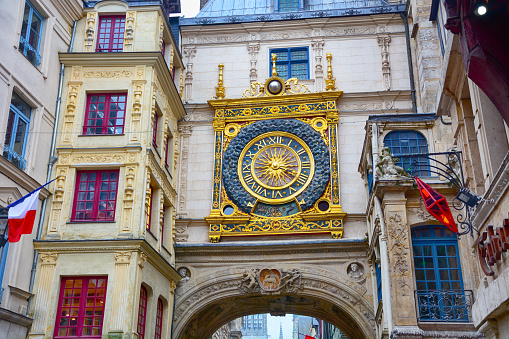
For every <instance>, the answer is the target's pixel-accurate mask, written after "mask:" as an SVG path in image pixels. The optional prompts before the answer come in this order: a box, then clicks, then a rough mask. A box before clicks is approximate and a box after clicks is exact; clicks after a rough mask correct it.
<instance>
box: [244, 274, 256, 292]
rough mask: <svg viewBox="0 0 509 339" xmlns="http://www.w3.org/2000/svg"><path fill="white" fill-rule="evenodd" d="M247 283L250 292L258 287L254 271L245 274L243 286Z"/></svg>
mask: <svg viewBox="0 0 509 339" xmlns="http://www.w3.org/2000/svg"><path fill="white" fill-rule="evenodd" d="M244 283H246V285H247V289H248V290H250V289H252V288H254V287H255V286H256V283H257V281H256V275H255V272H254V270H249V271H245V272H244V279H242V284H244Z"/></svg>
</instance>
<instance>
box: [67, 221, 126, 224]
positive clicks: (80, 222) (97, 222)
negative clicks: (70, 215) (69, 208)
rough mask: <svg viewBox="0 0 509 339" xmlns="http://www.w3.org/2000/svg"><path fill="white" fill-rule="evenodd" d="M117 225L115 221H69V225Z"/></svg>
mask: <svg viewBox="0 0 509 339" xmlns="http://www.w3.org/2000/svg"><path fill="white" fill-rule="evenodd" d="M114 223H116V221H115V220H91V221H84V220H79V221H72V220H71V221H68V222H67V224H114Z"/></svg>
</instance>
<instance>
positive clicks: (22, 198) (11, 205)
mask: <svg viewBox="0 0 509 339" xmlns="http://www.w3.org/2000/svg"><path fill="white" fill-rule="evenodd" d="M58 178H60V177H56V178H55V179H53V180H51V181H48V182H47V183H45V184H44V185H41V186H39V187H37V188H36V189H34V190H33V191H31V192H30V193H28V194H26V195H24V196H23V197H21V198H19V199H18V200H16V201H15V202H13V203H12V204H10V205H8V206H7V207H5V208H7V209H9V208H11V207H14V206H16V205H17V204H19V203H21V202H22V201H24V200H25V199H26V198H27V197H28V196H29V195H30V194H32V193H34V192H36V191H38V190H40V189H41V188H43V187H44V186H46V185H49V184H51V183H52V182H53V181H55V180H57V179H58Z"/></svg>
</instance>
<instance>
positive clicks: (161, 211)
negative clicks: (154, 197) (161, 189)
mask: <svg viewBox="0 0 509 339" xmlns="http://www.w3.org/2000/svg"><path fill="white" fill-rule="evenodd" d="M165 212H166V211H165V210H164V194H161V196H160V199H159V239H160V240H161V239H163V230H164V213H165ZM161 245H162V242H161V241H159V247H160V246H161Z"/></svg>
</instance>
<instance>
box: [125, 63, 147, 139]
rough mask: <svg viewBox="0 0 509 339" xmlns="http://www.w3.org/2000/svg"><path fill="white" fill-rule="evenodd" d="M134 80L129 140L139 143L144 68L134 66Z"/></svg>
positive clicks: (144, 81)
mask: <svg viewBox="0 0 509 339" xmlns="http://www.w3.org/2000/svg"><path fill="white" fill-rule="evenodd" d="M135 77H136V80H133V109H132V112H131V133H130V138H129V142H130V143H134V144H139V143H140V142H141V139H140V138H141V113H142V107H143V93H144V90H145V83H146V80H144V78H145V68H144V67H136V70H135Z"/></svg>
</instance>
